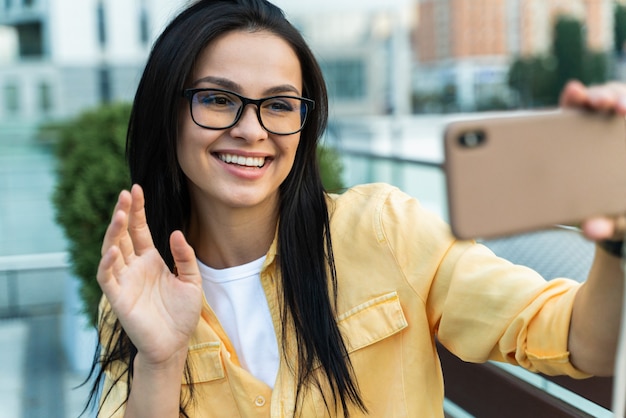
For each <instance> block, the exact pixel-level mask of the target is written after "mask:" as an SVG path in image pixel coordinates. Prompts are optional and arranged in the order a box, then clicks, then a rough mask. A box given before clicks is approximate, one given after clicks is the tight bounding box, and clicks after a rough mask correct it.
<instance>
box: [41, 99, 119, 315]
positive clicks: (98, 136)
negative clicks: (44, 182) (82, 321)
mask: <svg viewBox="0 0 626 418" xmlns="http://www.w3.org/2000/svg"><path fill="white" fill-rule="evenodd" d="M129 115H130V105H128V104H116V105H107V106H103V107H99V108H97V109H93V110H90V111H87V112H85V113H83V114H81V115H79V116H78V117H77V118H75V119H72V120H69V121H67V122H65V123H58V124H55V125H54V126H53V127H52V131H53V132H55V137H56V140H57V143H56V155H57V159H58V166H57V184H56V188H55V190H54V194H53V197H52V199H53V205H54V207H55V210H56V220H57V222H58V223H59V224H60V225H61V227H62V228H63V230H64V232H65V236H66V237H67V238H68V252H69V255H70V260H71V263H72V269H73V272H74V274H75V275H76V276H77V277H78V278H79V279H80V280H81V287H80V292H81V296H82V299H83V310H84V312H85V313H86V314H87V315H89V319H90V321H91V323H92V324H95V319H96V313H97V307H98V302H99V300H100V297H101V295H102V292H101V291H100V287H99V286H98V283H97V282H96V280H95V278H96V272H97V269H98V263H99V262H100V248H101V246H102V238H103V237H104V232H105V230H106V228H107V225H108V223H109V221H110V219H111V214H112V213H113V205H114V204H115V202H116V201H117V196H118V194H119V192H120V190H122V189H124V188H128V187H129V184H130V180H129V178H130V177H129V173H128V168H127V166H126V160H125V157H124V155H125V147H126V128H127V125H128V118H129ZM44 129H48V130H50V127H46V128H44Z"/></svg>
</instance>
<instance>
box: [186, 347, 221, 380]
mask: <svg viewBox="0 0 626 418" xmlns="http://www.w3.org/2000/svg"><path fill="white" fill-rule="evenodd" d="M220 347H221V343H220V342H207V343H202V344H196V345H192V346H190V347H189V352H188V354H187V359H188V361H189V365H190V368H191V376H190V377H191V382H190V383H202V382H210V381H212V380H217V379H222V378H224V377H225V373H224V366H223V364H222V359H221V356H220ZM183 383H186V382H183Z"/></svg>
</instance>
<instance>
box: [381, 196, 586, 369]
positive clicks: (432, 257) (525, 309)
mask: <svg viewBox="0 0 626 418" xmlns="http://www.w3.org/2000/svg"><path fill="white" fill-rule="evenodd" d="M381 219H382V225H383V228H384V231H385V232H384V233H385V238H386V240H388V242H389V245H390V246H391V247H392V248H393V252H394V256H395V257H396V259H397V260H398V262H399V264H400V265H401V266H402V269H403V271H404V274H405V276H406V277H407V280H408V281H409V282H410V283H411V286H412V287H413V288H414V289H415V290H416V292H417V293H418V294H419V295H420V297H421V298H422V299H423V300H424V301H425V303H426V309H427V315H428V320H429V323H430V325H431V328H432V332H433V333H435V334H436V335H437V338H438V339H439V341H440V342H441V343H442V344H443V345H444V346H445V347H446V348H447V349H448V350H450V351H451V352H452V353H454V354H455V355H456V356H458V357H459V358H461V359H462V360H464V361H468V362H484V361H487V360H497V361H504V362H508V363H512V364H518V365H521V366H523V367H524V368H526V369H528V370H531V371H536V372H542V373H545V374H549V375H555V374H567V375H570V376H572V377H577V378H581V377H586V376H588V375H586V374H584V373H582V372H580V371H579V370H576V369H575V368H574V367H573V365H572V364H571V363H570V360H569V352H568V349H567V341H568V334H569V323H570V316H571V312H572V307H573V302H574V297H575V295H576V292H577V291H578V289H579V287H580V284H579V283H577V282H576V281H574V280H569V279H554V280H551V281H546V280H545V279H544V278H543V277H541V276H540V275H539V274H538V273H537V272H535V271H534V270H532V269H530V268H528V267H525V266H520V265H514V264H512V263H511V262H509V261H507V260H504V259H502V258H499V257H497V256H496V255H495V254H494V253H493V252H492V251H491V250H489V249H488V248H487V247H485V246H484V245H482V244H479V243H475V242H473V241H457V240H456V239H455V238H454V236H453V235H452V234H451V232H450V228H449V226H448V225H447V224H446V223H445V222H444V221H443V220H442V219H441V218H440V217H439V216H437V215H436V214H434V213H431V212H429V211H427V210H425V209H424V208H423V207H422V206H421V205H420V204H419V202H418V201H417V200H416V199H414V198H412V197H410V196H408V195H406V194H404V193H403V192H401V191H399V190H395V191H392V192H391V193H390V194H389V196H388V198H387V199H386V202H385V204H384V208H383V213H382V215H381Z"/></svg>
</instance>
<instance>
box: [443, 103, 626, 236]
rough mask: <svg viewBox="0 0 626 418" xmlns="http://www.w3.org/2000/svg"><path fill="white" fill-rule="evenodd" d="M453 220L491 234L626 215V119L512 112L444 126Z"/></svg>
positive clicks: (461, 231)
mask: <svg viewBox="0 0 626 418" xmlns="http://www.w3.org/2000/svg"><path fill="white" fill-rule="evenodd" d="M444 154H445V172H446V183H447V194H448V210H449V220H450V225H451V227H452V231H453V233H454V234H455V235H456V236H457V237H459V238H462V239H468V238H493V237H500V236H504V235H510V234H515V233H521V232H526V231H530V230H536V229H542V228H546V227H550V226H552V225H555V224H575V223H577V222H579V221H581V220H583V219H586V218H588V217H590V216H594V215H613V214H618V213H626V124H625V120H624V118H623V117H621V116H618V115H614V114H606V113H595V112H586V111H574V110H567V111H566V110H555V111H535V112H525V113H519V114H518V113H515V112H513V114H511V113H508V114H507V115H501V116H492V117H488V118H479V119H473V120H465V121H456V122H451V123H449V124H448V125H447V127H446V130H445V134H444Z"/></svg>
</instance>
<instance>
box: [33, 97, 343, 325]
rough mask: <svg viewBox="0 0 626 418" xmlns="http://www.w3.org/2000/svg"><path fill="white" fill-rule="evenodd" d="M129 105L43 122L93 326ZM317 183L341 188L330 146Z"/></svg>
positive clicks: (121, 176)
mask: <svg viewBox="0 0 626 418" xmlns="http://www.w3.org/2000/svg"><path fill="white" fill-rule="evenodd" d="M129 115H130V105H129V104H126V103H123V104H114V105H105V106H102V107H99V108H96V109H92V110H89V111H86V112H85V113H82V114H81V115H79V116H78V117H76V118H75V119H72V120H69V121H66V122H63V123H56V124H54V125H48V126H46V127H44V128H43V129H42V131H41V133H40V136H41V137H45V138H51V137H52V138H54V140H55V141H56V145H55V149H56V155H57V159H58V169H57V185H56V188H55V191H54V194H53V205H54V208H55V211H56V220H57V222H58V223H59V224H60V225H61V227H62V228H63V230H64V231H65V236H66V237H67V238H68V241H69V248H68V251H69V255H70V259H71V263H72V270H73V273H74V274H75V275H76V276H77V277H78V278H79V279H80V280H81V288H80V292H81V296H82V300H83V310H84V312H85V313H86V314H87V315H88V317H89V320H90V323H91V324H95V322H96V314H97V307H98V302H99V300H100V297H101V295H102V292H101V291H100V287H99V286H98V283H97V282H96V271H97V268H98V263H99V261H100V248H101V246H102V238H103V237H104V232H105V230H106V227H107V225H108V224H109V221H110V218H111V214H112V210H113V205H114V204H115V202H116V201H117V196H118V194H119V192H120V190H122V189H124V188H128V187H129V185H130V178H129V173H128V168H127V166H126V160H125V146H126V128H127V124H128V119H129ZM319 156H320V166H321V174H322V181H323V182H324V186H325V187H326V188H327V190H331V191H340V190H341V189H343V184H342V181H341V172H342V169H343V167H342V164H341V159H340V157H339V155H338V154H337V153H336V152H335V151H334V150H332V149H330V148H320V149H319Z"/></svg>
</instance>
